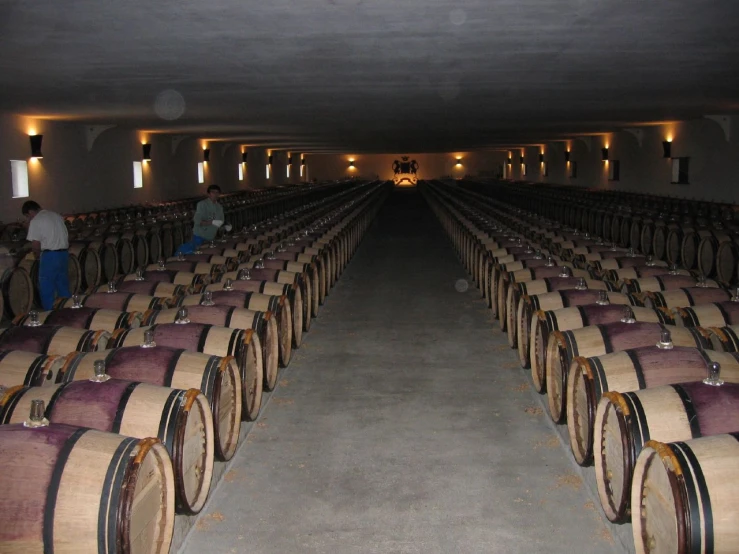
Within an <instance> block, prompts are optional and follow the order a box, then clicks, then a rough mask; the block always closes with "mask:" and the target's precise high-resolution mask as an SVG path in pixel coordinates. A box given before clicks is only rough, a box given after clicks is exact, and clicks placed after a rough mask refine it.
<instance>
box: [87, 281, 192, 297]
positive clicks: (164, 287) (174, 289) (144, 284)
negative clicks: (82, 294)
mask: <svg viewBox="0 0 739 554" xmlns="http://www.w3.org/2000/svg"><path fill="white" fill-rule="evenodd" d="M115 286H116V289H117V290H118V292H135V293H136V294H142V295H144V296H157V297H159V298H167V299H169V298H171V297H173V296H184V295H185V294H192V293H194V292H200V288H201V285H196V286H195V287H187V286H185V285H173V284H172V283H162V282H154V281H123V280H119V281H118V282H117V283H116V285H115ZM94 292H108V285H107V284H105V285H101V286H100V287H99V288H98V289H97V290H95V291H94Z"/></svg>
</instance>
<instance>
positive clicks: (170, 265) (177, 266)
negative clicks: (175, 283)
mask: <svg viewBox="0 0 739 554" xmlns="http://www.w3.org/2000/svg"><path fill="white" fill-rule="evenodd" d="M197 265H198V262H191V261H184V262H167V269H168V270H171V271H184V272H187V273H192V272H194V270H195V268H196V267H197Z"/></svg>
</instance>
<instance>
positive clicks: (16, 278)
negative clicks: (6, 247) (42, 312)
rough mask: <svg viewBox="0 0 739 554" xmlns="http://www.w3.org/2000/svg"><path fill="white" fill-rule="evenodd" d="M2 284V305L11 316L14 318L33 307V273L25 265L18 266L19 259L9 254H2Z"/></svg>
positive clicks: (0, 278)
mask: <svg viewBox="0 0 739 554" xmlns="http://www.w3.org/2000/svg"><path fill="white" fill-rule="evenodd" d="M0 286H2V297H3V302H2V307H3V309H4V310H5V313H6V314H7V315H8V316H9V317H11V318H13V317H15V316H17V315H18V314H24V313H26V312H27V311H28V310H30V309H31V307H32V306H33V302H34V285H33V280H32V279H31V275H30V274H29V273H28V271H26V270H25V269H24V268H23V267H18V264H17V260H16V259H15V258H14V257H13V256H10V255H8V254H1V255H0ZM0 313H1V312H0Z"/></svg>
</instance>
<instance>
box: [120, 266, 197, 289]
mask: <svg viewBox="0 0 739 554" xmlns="http://www.w3.org/2000/svg"><path fill="white" fill-rule="evenodd" d="M123 281H151V282H153V283H172V284H173V285H184V286H186V287H193V286H197V285H207V284H208V283H210V282H211V278H210V276H209V275H205V274H202V273H190V272H188V271H174V270H168V269H165V270H161V271H160V270H154V271H144V272H143V273H142V275H140V276H138V275H136V274H134V273H132V274H129V275H124V277H123Z"/></svg>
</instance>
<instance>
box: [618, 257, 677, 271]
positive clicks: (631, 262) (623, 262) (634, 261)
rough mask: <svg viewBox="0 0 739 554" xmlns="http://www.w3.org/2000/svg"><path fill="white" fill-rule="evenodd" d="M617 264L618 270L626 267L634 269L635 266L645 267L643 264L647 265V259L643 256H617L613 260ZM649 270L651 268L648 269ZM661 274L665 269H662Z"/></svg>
mask: <svg viewBox="0 0 739 554" xmlns="http://www.w3.org/2000/svg"><path fill="white" fill-rule="evenodd" d="M613 259H615V260H616V261H617V262H618V265H619V267H620V268H622V269H623V268H628V267H636V266H644V267H647V266H645V265H644V264H646V263H647V259H646V258H645V257H644V256H618V257H616V258H613ZM650 269H651V268H650ZM662 271H663V273H666V272H665V268H664V267H663V268H662Z"/></svg>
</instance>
